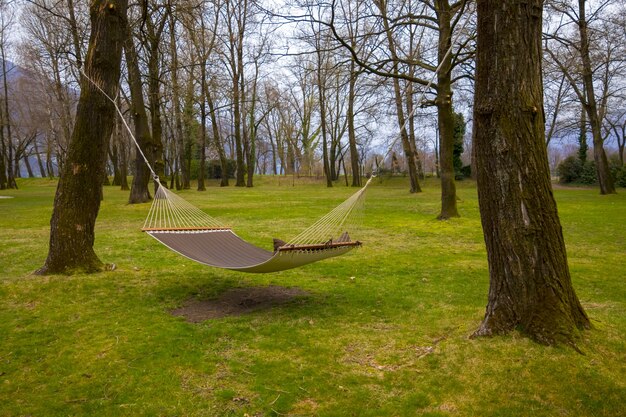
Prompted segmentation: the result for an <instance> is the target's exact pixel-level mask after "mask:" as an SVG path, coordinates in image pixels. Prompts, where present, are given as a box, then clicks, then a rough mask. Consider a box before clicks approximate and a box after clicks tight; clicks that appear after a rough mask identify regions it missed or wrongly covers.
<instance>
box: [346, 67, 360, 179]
mask: <svg viewBox="0 0 626 417" xmlns="http://www.w3.org/2000/svg"><path fill="white" fill-rule="evenodd" d="M356 79H357V72H356V68H355V63H354V59H352V60H351V61H350V84H349V86H348V114H347V115H346V117H347V118H348V144H349V146H350V166H351V167H352V186H353V187H360V186H361V170H360V166H359V151H358V149H357V146H356V128H355V126H354V102H355V100H356ZM343 170H344V173H345V174H346V176H347V175H348V173H347V172H346V169H345V166H344V169H343Z"/></svg>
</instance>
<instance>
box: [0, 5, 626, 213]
mask: <svg viewBox="0 0 626 417" xmlns="http://www.w3.org/2000/svg"><path fill="white" fill-rule="evenodd" d="M5 4H6V1H5ZM546 4H547V6H548V7H547V9H546V10H547V13H546V18H545V19H544V23H545V24H544V27H543V29H544V44H543V46H544V48H545V53H544V55H543V59H544V71H543V82H544V86H545V91H546V94H545V98H546V99H545V111H546V122H547V123H546V146H547V147H548V152H549V155H550V161H551V169H552V173H553V174H554V175H556V174H557V171H556V167H557V165H558V164H559V162H561V161H562V160H563V159H564V158H565V157H566V156H568V154H569V153H571V152H573V151H575V149H574V148H578V150H579V152H580V153H579V155H580V156H579V159H580V160H581V161H582V160H583V159H586V157H587V151H586V146H587V138H588V137H589V138H591V139H592V142H593V149H594V153H593V155H594V157H593V158H591V155H590V157H589V160H588V161H586V162H583V165H585V164H586V165H587V166H589V167H591V168H592V169H593V170H595V171H596V173H595V174H594V175H593V179H592V181H594V180H595V179H596V178H600V179H601V180H600V185H601V186H602V187H603V189H604V192H607V190H608V188H607V187H608V186H609V185H610V182H611V180H612V178H613V177H616V176H619V175H621V174H619V173H618V171H620V170H623V168H621V166H622V165H623V164H621V163H618V162H610V161H611V160H612V159H611V158H610V154H611V153H613V152H617V154H616V157H615V158H614V159H613V160H615V161H618V160H619V158H620V155H621V156H622V160H623V148H624V146H623V143H624V139H623V137H624V135H623V133H622V132H623V129H622V127H623V126H624V124H625V123H624V115H623V112H622V113H620V112H619V111H618V110H616V109H619V108H621V107H623V106H622V104H620V103H623V102H624V90H623V85H625V83H624V82H623V81H624V76H625V75H626V74H624V71H625V68H624V45H623V42H620V39H621V38H620V34H623V32H624V19H623V17H622V15H621V14H620V10H623V9H624V4H623V1H622V0H619V1H610V2H609V1H604V2H597V3H593V4H591V5H590V4H589V3H588V2H582V3H581V2H578V0H576V1H575V2H574V1H565V0H558V1H557V0H554V1H550V2H547V3H546ZM581 5H582V6H581ZM581 7H582V9H581ZM580 10H583V11H585V14H584V16H583V17H584V18H585V19H584V21H585V22H587V34H588V36H587V38H588V48H587V49H588V50H589V53H588V55H589V57H590V62H591V65H592V68H591V82H589V76H586V78H585V77H583V72H584V71H582V68H583V63H584V62H583V58H582V56H583V55H581V51H582V49H581V48H582V44H581V42H580V40H581V39H582V38H581V37H580V33H581V32H580V30H579V27H580V24H579V23H580V22H581V19H580V17H581V16H582V15H581V14H580ZM8 16H10V14H7V13H3V19H5V26H6V24H7V23H6V22H9V20H7V19H8ZM473 16H474V10H473V2H466V1H464V0H461V1H449V0H446V1H443V0H442V1H440V0H436V1H435V0H421V1H418V2H408V1H405V0H387V1H383V2H370V1H362V0H352V1H344V2H331V3H315V2H309V1H304V0H303V1H299V2H294V3H290V4H289V7H288V8H286V9H283V10H281V9H277V8H271V9H270V7H269V5H268V4H267V3H265V2H262V1H256V0H255V1H247V2H229V1H228V0H216V1H203V0H193V1H190V2H184V3H180V2H165V3H163V2H154V1H152V0H141V1H137V2H135V3H131V7H130V22H131V25H130V27H131V30H130V32H129V40H128V41H127V49H128V51H126V52H125V54H124V56H123V61H124V63H123V71H122V76H121V82H120V86H119V89H118V92H117V96H118V99H119V105H120V107H121V108H122V111H123V113H124V117H125V118H126V121H127V122H128V123H129V124H130V125H131V127H132V129H133V131H134V132H135V135H136V136H137V139H138V140H139V142H140V143H141V146H142V149H143V150H144V153H145V154H146V155H148V156H149V158H150V160H151V161H152V163H153V164H154V165H155V167H156V170H157V171H158V174H159V177H160V179H161V181H162V183H165V182H167V181H169V186H171V187H177V188H189V187H190V186H191V181H192V180H198V189H200V190H202V189H204V188H205V186H206V181H208V180H210V179H212V177H214V178H216V179H217V178H219V179H220V185H222V186H225V185H228V184H229V176H230V175H233V178H234V179H235V183H236V184H238V185H240V186H243V185H246V186H253V185H254V176H255V175H257V174H268V173H274V172H276V173H277V174H282V175H286V174H290V175H291V174H293V175H306V176H311V175H312V176H319V177H322V176H323V177H324V178H325V179H326V183H327V184H328V185H333V184H335V183H337V181H339V180H341V179H342V177H343V178H345V182H347V183H348V185H354V186H358V185H359V184H361V177H362V176H363V175H366V174H368V173H369V171H371V169H372V168H370V167H368V168H367V169H366V166H365V165H366V164H365V162H366V161H368V160H369V161H371V163H372V164H373V162H374V161H375V155H379V159H381V158H382V156H383V155H386V158H384V160H383V161H379V164H380V166H381V169H387V168H390V167H391V165H392V162H393V163H394V164H395V165H394V170H395V171H396V172H403V173H406V175H407V177H408V182H409V189H410V190H411V191H414V192H416V191H418V190H419V187H420V179H421V178H423V177H424V176H425V175H437V176H439V177H440V178H441V184H442V200H441V203H442V204H441V210H440V213H439V217H440V218H442V219H445V218H449V217H454V216H456V215H458V209H457V207H456V204H457V198H456V192H455V183H454V181H455V178H461V176H460V175H459V172H460V170H459V168H458V166H457V167H456V168H455V165H454V164H455V162H454V161H455V160H456V164H457V165H458V164H459V161H461V160H462V161H465V163H464V165H467V164H468V163H469V160H470V157H469V155H470V153H471V149H472V148H473V147H472V146H471V145H472V144H471V141H470V140H469V135H466V136H465V137H464V138H463V139H464V140H463V142H464V144H465V146H464V148H463V149H464V150H463V151H462V155H461V158H458V157H457V156H458V148H457V150H456V151H455V140H456V141H458V138H457V139H455V137H454V129H455V123H454V120H455V117H454V114H455V113H460V114H463V115H464V118H465V120H467V121H468V128H470V127H471V124H472V122H473V120H472V118H471V117H470V115H471V101H472V94H473V84H472V83H473V80H472V77H473V49H474V46H473V43H474V36H473V27H474V21H473V19H474V17H473ZM87 17H88V11H87V4H86V2H85V1H84V0H65V1H62V2H53V3H51V2H50V1H48V0H36V1H33V2H29V3H28V4H26V5H23V6H21V7H19V8H18V9H16V13H14V17H13V18H12V19H11V20H10V21H11V22H16V24H19V25H21V27H22V32H23V36H22V37H21V38H19V40H18V41H19V48H11V47H10V46H11V42H13V44H16V43H15V42H17V41H16V40H14V39H13V40H12V39H11V38H6V36H5V38H3V39H4V41H3V42H4V44H6V45H7V46H6V47H5V48H4V50H6V51H8V52H10V54H11V58H12V60H13V61H15V62H14V63H15V64H17V65H18V67H19V68H21V69H23V71H22V73H23V74H26V75H25V76H26V77H27V78H28V79H29V80H31V81H30V83H35V84H36V85H37V86H38V87H37V88H39V90H40V91H41V95H37V96H36V97H35V96H33V97H29V96H24V95H22V97H20V100H22V101H24V102H23V103H16V104H15V105H12V96H11V94H12V93H11V89H12V85H11V84H12V83H11V82H9V84H8V85H7V90H8V93H7V94H4V93H2V90H3V88H4V87H3V88H0V93H2V94H0V98H2V104H3V105H2V110H3V113H2V114H3V116H2V120H3V123H2V125H3V129H2V130H1V132H2V135H1V136H0V139H2V140H1V141H0V151H1V152H2V156H3V157H2V158H1V163H2V164H3V165H4V167H3V169H1V170H0V171H1V173H0V186H7V184H8V182H7V180H8V178H9V177H10V176H11V175H13V176H15V175H28V170H29V166H30V168H31V171H32V173H33V175H58V172H59V168H61V167H62V166H63V164H64V161H65V158H66V153H67V146H68V143H69V138H70V133H71V131H72V128H73V124H74V118H75V110H76V103H77V97H78V92H79V88H78V72H77V71H78V68H79V67H80V65H82V61H83V60H84V58H83V57H84V56H85V48H86V44H87V39H86V33H87V30H88V29H89V22H88V19H87ZM12 24H13V23H12ZM7 42H8V43H7ZM16 45H17V44H16ZM450 46H452V50H451V53H450V54H446V53H447V51H448V49H449V48H450ZM7 48H8V49H7ZM12 64H13V63H9V64H8V65H12ZM438 67H439V71H438V72H437V75H436V76H435V70H436V69H437V68H438ZM7 68H9V67H7ZM7 71H8V70H7ZM8 72H10V71H8ZM588 72H589V71H588V70H586V73H588ZM433 77H434V78H433ZM431 78H433V82H432V83H431V84H430V86H429V82H430V80H431ZM3 79H4V78H3ZM7 79H9V81H10V80H11V77H10V76H9V77H8V78H7ZM585 79H586V80H587V81H585ZM428 86H429V87H428ZM29 89H30V90H34V87H29ZM39 90H38V91H39ZM588 90H589V91H593V94H592V95H593V97H591V96H592V95H591V94H590V93H588ZM422 94H423V96H422ZM35 98H36V99H37V100H38V101H39V103H35ZM594 100H595V108H596V110H595V112H594V111H593V107H594V104H593V103H594ZM7 104H8V107H12V108H11V109H9V110H7ZM30 111H32V112H33V116H32V117H30V113H29V112H30ZM41 111H45V112H47V113H48V114H47V116H45V117H39V116H38V114H40V113H41ZM593 114H596V116H593ZM20 115H21V116H20ZM9 119H10V120H11V122H10V123H8V122H7V120H9ZM23 119H32V120H38V123H39V124H45V126H43V125H42V126H37V128H36V129H33V123H31V122H28V123H26V122H22V120H23ZM118 123H120V124H121V121H120V120H118ZM594 126H595V127H594ZM9 131H10V132H9ZM395 132H398V136H397V141H398V144H395V143H394V141H395V140H396V136H395ZM598 132H599V133H598ZM34 133H36V134H35V135H34ZM9 136H11V138H10V139H9ZM590 145H591V144H590ZM9 153H10V154H11V155H10V157H9ZM108 153H109V158H108V159H109V160H108V162H107V166H106V171H107V174H108V175H109V176H113V177H115V181H114V183H115V184H116V185H120V186H121V184H122V182H123V181H122V180H121V178H122V177H123V178H126V174H128V175H132V176H133V185H132V191H131V195H130V198H129V201H131V202H145V201H148V200H149V199H150V193H149V181H150V180H149V176H148V175H147V171H146V170H145V167H144V163H143V159H142V158H141V157H139V158H137V153H136V151H135V149H134V145H133V144H131V143H130V142H129V138H128V137H127V135H126V134H124V132H121V133H120V134H118V135H116V139H115V140H114V141H112V142H111V146H110V149H109V152H108ZM607 153H608V154H609V155H607ZM455 155H457V156H455ZM603 155H604V156H603ZM455 158H456V159H455ZM606 161H609V162H610V163H609V162H606ZM8 165H11V168H10V169H9V168H8ZM605 165H606V167H608V168H606V167H605ZM372 166H373V165H372ZM39 167H43V169H39ZM233 167H234V169H233ZM602 167H604V168H602ZM607 169H608V171H610V172H611V174H609V175H608V177H607V174H606V173H607V172H608V171H607ZM44 171H45V173H44ZM123 172H124V175H122V173H123ZM464 172H465V173H466V174H468V173H469V172H468V170H467V169H466V170H464ZM600 172H601V174H600ZM605 178H606V180H605ZM3 184H4V185H3ZM602 184H605V185H602Z"/></svg>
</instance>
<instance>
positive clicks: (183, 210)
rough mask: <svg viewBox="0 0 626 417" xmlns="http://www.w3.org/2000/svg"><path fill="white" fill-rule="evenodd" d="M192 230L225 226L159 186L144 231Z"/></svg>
mask: <svg viewBox="0 0 626 417" xmlns="http://www.w3.org/2000/svg"><path fill="white" fill-rule="evenodd" d="M191 228H196V229H201V228H206V229H220V228H224V226H223V225H222V224H221V223H220V222H218V221H217V220H216V219H215V218H213V217H212V216H210V215H209V214H207V213H205V212H204V211H202V210H200V209H199V208H197V207H196V206H194V205H193V204H190V203H189V202H188V201H187V200H185V199H183V198H182V197H180V196H179V195H178V194H176V193H173V192H171V191H170V190H168V189H167V188H165V187H163V186H161V185H160V184H158V186H157V191H156V193H155V194H154V200H152V206H151V207H150V211H149V212H148V216H147V218H146V221H145V223H144V225H143V229H144V230H150V229H191Z"/></svg>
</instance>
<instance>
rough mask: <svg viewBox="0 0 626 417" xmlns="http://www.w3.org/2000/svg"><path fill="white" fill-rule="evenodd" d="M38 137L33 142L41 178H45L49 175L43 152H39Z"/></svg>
mask: <svg viewBox="0 0 626 417" xmlns="http://www.w3.org/2000/svg"><path fill="white" fill-rule="evenodd" d="M37 142H38V141H37V139H35V141H34V142H33V147H34V148H35V156H36V157H37V166H38V167H39V175H40V176H41V178H45V177H47V176H48V174H47V173H46V168H45V167H44V166H43V161H42V160H41V153H40V152H39V146H38V145H37Z"/></svg>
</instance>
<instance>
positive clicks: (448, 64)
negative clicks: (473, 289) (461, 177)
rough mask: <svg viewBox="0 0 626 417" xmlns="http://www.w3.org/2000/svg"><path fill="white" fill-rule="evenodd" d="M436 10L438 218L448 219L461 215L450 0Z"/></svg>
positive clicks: (440, 0)
mask: <svg viewBox="0 0 626 417" xmlns="http://www.w3.org/2000/svg"><path fill="white" fill-rule="evenodd" d="M435 3H436V7H435V10H436V12H437V23H438V25H439V40H438V47H437V50H438V62H439V63H440V65H441V69H440V70H439V73H438V74H437V99H436V100H435V103H436V105H437V122H438V126H439V161H440V162H439V163H440V165H439V168H440V170H441V212H440V213H439V216H438V217H437V218H438V219H440V220H446V219H449V218H451V217H459V211H458V209H457V205H456V183H455V180H454V126H455V125H454V110H453V108H452V51H450V48H451V46H452V16H453V14H454V12H453V11H452V10H451V7H450V4H449V1H448V0H437V1H436V2H435Z"/></svg>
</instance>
